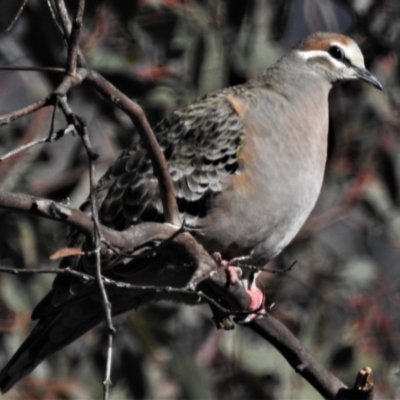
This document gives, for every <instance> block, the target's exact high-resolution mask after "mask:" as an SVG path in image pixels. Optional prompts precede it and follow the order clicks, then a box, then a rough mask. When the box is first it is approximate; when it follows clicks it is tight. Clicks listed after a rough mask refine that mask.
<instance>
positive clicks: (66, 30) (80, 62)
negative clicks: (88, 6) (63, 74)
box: [56, 0, 86, 67]
mask: <svg viewBox="0 0 400 400" xmlns="http://www.w3.org/2000/svg"><path fill="white" fill-rule="evenodd" d="M56 6H57V10H58V13H59V15H60V19H61V26H62V30H63V32H62V33H63V36H64V42H65V45H66V46H67V48H68V47H69V37H70V35H71V32H72V24H71V21H70V20H69V17H68V10H67V7H66V6H65V2H64V0H56ZM78 7H79V6H78ZM77 51H78V54H77V66H79V67H85V66H86V61H85V57H84V56H83V54H82V52H81V51H80V49H79V48H78V49H77Z"/></svg>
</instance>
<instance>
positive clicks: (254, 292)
mask: <svg viewBox="0 0 400 400" xmlns="http://www.w3.org/2000/svg"><path fill="white" fill-rule="evenodd" d="M212 257H213V258H214V259H215V261H216V262H217V264H218V265H219V266H221V267H223V268H225V269H226V273H227V275H228V280H229V283H230V284H232V285H234V284H235V283H238V282H240V280H241V278H242V275H243V272H242V269H241V268H240V267H235V266H233V265H232V263H234V262H235V261H241V258H235V259H233V260H231V261H227V260H224V259H222V256H221V253H218V252H215V253H213V254H212ZM247 258H248V257H243V260H245V259H247ZM257 275H258V274H257V273H256V274H254V276H253V277H252V279H251V284H248V282H247V280H245V281H242V282H243V283H244V285H245V286H247V287H246V288H245V289H246V292H247V294H248V295H249V297H250V300H251V301H250V306H249V311H257V313H251V314H249V315H248V316H247V317H246V318H245V319H243V320H241V321H238V322H240V323H247V322H250V321H253V320H255V319H257V318H260V317H261V316H262V315H264V314H266V311H265V309H264V307H263V305H264V294H263V293H262V292H261V290H260V289H259V288H258V287H257V286H256V284H255V280H256V277H257Z"/></svg>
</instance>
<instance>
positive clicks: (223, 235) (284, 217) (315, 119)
mask: <svg viewBox="0 0 400 400" xmlns="http://www.w3.org/2000/svg"><path fill="white" fill-rule="evenodd" d="M323 100H324V101H316V100H313V99H311V100H309V99H304V101H303V103H302V104H301V106H299V105H298V104H295V103H292V102H290V101H288V100H287V99H285V98H283V97H281V96H279V95H276V96H275V97H273V98H271V95H270V94H268V96H266V99H265V101H264V102H259V103H258V104H257V105H256V106H254V105H252V104H249V105H248V108H247V109H246V112H245V113H243V115H242V119H243V124H244V126H245V139H244V143H243V146H242V148H241V150H240V151H239V154H238V157H239V163H240V165H241V171H240V173H239V174H237V175H234V176H232V177H231V178H230V179H228V180H227V182H226V184H225V187H224V190H223V191H222V193H221V194H220V195H219V196H218V197H217V198H216V199H215V202H214V204H213V205H212V210H211V212H210V214H209V215H208V217H207V219H206V221H205V226H206V229H205V235H206V238H207V241H206V242H207V243H208V244H209V245H208V246H207V247H211V250H213V251H221V252H223V249H227V250H226V253H227V254H226V256H227V257H235V256H238V255H242V253H246V252H247V253H248V252H249V249H253V248H255V249H254V257H255V259H256V260H257V261H259V263H264V262H266V261H267V260H269V259H270V258H272V257H274V256H275V255H277V254H278V253H279V252H280V251H281V250H282V249H283V248H284V247H285V246H286V245H287V244H288V243H289V242H290V241H291V240H292V239H293V237H294V236H295V235H296V234H297V232H298V231H299V230H300V228H301V226H302V225H303V224H304V222H305V220H306V219H307V217H308V216H309V214H310V212H311V211H312V209H313V207H314V205H315V203H316V201H317V198H318V195H319V192H320V189H321V185H322V179H323V175H324V168H325V163H326V148H327V133H328V103H327V96H326V98H324V99H323ZM306 102H308V104H307V103H306ZM310 107H311V109H312V110H313V114H312V117H311V116H310V115H307V114H305V112H306V110H309V109H310Z"/></svg>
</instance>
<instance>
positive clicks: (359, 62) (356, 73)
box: [295, 32, 383, 90]
mask: <svg viewBox="0 0 400 400" xmlns="http://www.w3.org/2000/svg"><path fill="white" fill-rule="evenodd" d="M295 52H296V53H297V55H298V56H300V57H301V58H302V59H304V60H305V61H306V62H307V65H308V66H309V67H311V68H312V69H314V70H315V71H317V72H319V73H322V74H323V75H324V76H325V77H326V78H327V79H328V80H329V82H331V83H335V82H338V81H349V80H356V79H360V80H362V81H364V82H367V83H369V84H370V85H372V86H374V87H376V88H378V89H380V90H382V89H383V87H382V84H381V83H380V82H379V81H378V79H376V78H375V77H374V76H373V75H372V74H371V73H370V72H369V71H368V70H367V69H366V68H365V65H364V57H363V55H362V53H361V50H360V48H359V47H358V45H357V43H356V42H355V41H354V40H352V39H350V38H349V37H347V36H344V35H340V34H338V33H328V32H318V33H313V34H311V35H309V36H308V37H306V38H305V39H304V40H302V41H301V42H300V43H299V44H298V45H297V46H296V48H295Z"/></svg>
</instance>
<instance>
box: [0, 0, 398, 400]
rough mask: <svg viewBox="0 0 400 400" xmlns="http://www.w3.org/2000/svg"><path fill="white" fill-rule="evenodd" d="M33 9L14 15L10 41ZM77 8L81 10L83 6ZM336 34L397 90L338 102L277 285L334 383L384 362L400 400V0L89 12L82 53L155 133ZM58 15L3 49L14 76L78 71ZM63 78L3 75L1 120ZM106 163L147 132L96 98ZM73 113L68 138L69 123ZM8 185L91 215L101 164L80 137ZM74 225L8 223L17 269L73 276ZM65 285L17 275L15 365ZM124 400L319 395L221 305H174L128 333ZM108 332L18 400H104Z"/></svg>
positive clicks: (8, 142) (287, 314)
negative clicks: (218, 319) (311, 197)
mask: <svg viewBox="0 0 400 400" xmlns="http://www.w3.org/2000/svg"><path fill="white" fill-rule="evenodd" d="M19 3H20V1H12V2H10V1H6V0H2V1H1V9H2V12H1V13H0V29H1V31H3V32H4V31H6V29H7V27H8V26H9V25H10V22H11V21H12V19H13V18H14V17H15V15H16V11H17V10H18V8H19V6H20V4H19ZM67 5H68V7H69V9H70V10H71V11H72V10H74V7H75V5H76V2H75V1H68V2H67ZM319 30H328V31H337V32H342V33H345V34H348V35H350V36H351V37H353V38H354V39H355V40H356V41H357V42H358V43H359V45H360V46H361V48H362V51H363V53H364V55H365V62H366V66H367V68H369V69H370V71H371V72H372V73H373V74H375V75H376V76H377V77H378V79H379V80H380V81H381V82H382V84H383V85H384V88H385V91H384V92H378V91H377V90H375V89H374V88H371V87H369V86H367V85H365V84H362V83H358V82H354V83H347V84H344V85H342V87H340V88H337V89H335V90H334V91H333V92H332V94H331V120H330V133H329V160H328V165H327V171H326V177H325V183H324V187H323V191H322V194H321V197H320V200H319V202H318V205H317V207H316V210H315V212H314V213H313V215H312V217H311V218H310V219H309V221H308V223H307V224H306V226H305V228H304V229H303V230H302V231H301V232H300V234H299V235H298V237H297V238H296V240H295V241H294V243H293V244H292V245H291V246H290V248H288V249H287V250H286V251H285V252H284V253H283V255H282V256H281V257H279V259H277V260H275V261H274V262H273V263H271V264H270V268H274V269H283V268H287V267H288V266H290V265H291V264H293V262H294V261H297V264H296V265H295V266H294V268H293V269H292V270H291V271H290V272H287V273H284V274H279V275H274V274H265V275H264V276H263V283H264V286H265V293H266V296H267V302H268V303H269V304H272V303H275V305H274V307H273V308H272V309H271V313H273V314H274V315H275V316H276V317H277V318H278V319H280V320H281V321H282V322H284V323H285V324H286V325H287V326H288V327H289V328H290V329H291V330H292V331H293V332H294V333H295V334H296V335H297V336H298V337H299V338H300V340H301V341H302V343H303V344H304V345H305V346H306V347H307V348H308V349H310V350H311V351H312V353H313V354H314V355H315V356H316V357H317V358H318V359H319V360H320V361H321V362H322V363H323V364H324V365H325V366H326V367H327V368H329V369H330V370H331V371H332V372H334V373H335V374H337V376H338V377H339V378H340V379H342V380H343V381H344V382H346V383H347V384H349V385H352V383H353V381H354V379H355V376H356V373H357V371H358V370H359V369H360V368H361V367H363V366H365V365H368V366H370V367H372V368H373V370H374V372H375V375H376V398H379V399H394V398H398V397H400V380H399V373H400V369H399V367H400V365H399V362H398V359H399V352H400V339H399V333H400V319H399V316H400V290H399V289H400V279H399V264H400V251H399V246H400V240H399V239H400V218H399V217H400V209H399V200H400V198H399V196H400V192H399V184H400V146H399V134H398V129H399V126H400V119H399V113H398V103H399V101H400V87H399V85H400V81H399V78H400V75H399V74H400V69H399V62H398V58H399V54H400V40H399V39H400V3H399V2H398V1H396V0H391V1H390V0H386V1H383V0H357V1H356V0H353V1H344V0H343V1H333V0H332V1H329V0H324V1H322V0H321V1H318V0H276V1H262V0H249V1H243V0H229V1H222V0H220V1H215V0H197V1H195V0H192V1H178V0H153V1H151V0H141V1H138V0H136V1H135V0H118V1H116V0H114V1H94V0H92V1H87V10H86V14H85V21H84V29H83V32H82V38H81V48H82V50H83V53H84V54H85V57H86V58H87V60H88V62H89V64H90V66H91V67H93V68H94V69H97V70H98V71H99V72H100V73H102V74H103V75H104V76H105V77H106V78H107V79H109V80H110V81H111V82H113V83H114V84H115V85H116V86H117V87H118V88H119V89H121V90H122V91H123V92H124V93H126V94H127V95H128V96H130V97H132V98H134V99H136V100H137V101H138V102H139V103H140V105H142V106H143V107H144V109H145V111H146V114H147V117H148V118H149V120H150V122H151V123H152V124H154V123H156V122H157V121H158V120H159V119H160V118H162V117H163V116H164V115H166V114H167V113H169V112H171V111H172V110H174V109H176V108H178V107H180V106H182V105H184V104H187V103H188V102H190V101H192V100H193V99H195V98H196V97H198V96H201V95H203V94H205V93H208V92H211V91H213V90H217V89H219V88H222V87H225V86H228V85H234V84H239V83H242V82H244V81H245V80H247V79H249V78H251V77H253V76H255V75H257V74H258V73H259V72H260V71H262V70H263V69H264V68H266V67H267V66H269V65H270V64H272V63H273V62H274V61H275V60H276V59H277V58H279V56H280V55H281V54H283V53H284V52H286V51H287V50H288V49H289V48H290V47H292V46H293V45H295V44H296V43H297V42H298V41H299V40H300V39H302V38H303V37H304V36H306V35H307V34H308V33H310V32H315V31H319ZM65 61H66V52H65V50H64V47H63V44H62V38H61V35H60V33H59V31H58V29H57V28H56V26H55V24H54V21H53V19H52V17H51V14H50V12H49V9H48V7H47V4H46V2H45V1H39V0H36V1H35V0H30V1H29V2H28V4H27V6H26V7H25V9H24V10H23V12H22V14H21V16H20V18H19V19H18V21H17V22H16V24H15V25H14V27H13V28H12V29H11V31H10V32H8V33H6V34H4V35H3V36H2V37H1V38H0V63H1V65H14V66H15V65H18V66H20V65H25V66H27V65H30V66H65ZM60 80H61V75H60V74H56V73H43V72H26V71H23V72H10V71H0V114H4V113H7V112H11V111H13V110H16V109H18V108H21V107H23V106H25V105H28V104H29V103H31V102H32V101H34V100H36V99H39V98H41V97H43V96H45V95H46V94H47V93H49V92H50V91H51V90H52V89H54V88H55V87H56V85H57V84H58V83H59V82H60ZM69 100H70V102H71V105H72V107H73V109H74V111H75V112H77V113H78V114H80V115H82V116H83V117H84V118H85V119H86V121H87V123H88V125H89V131H90V134H91V140H92V143H93V144H94V146H95V149H96V151H97V152H98V153H99V154H100V158H99V160H98V162H97V168H98V174H99V176H100V175H101V174H102V173H103V172H104V171H105V170H106V168H107V166H108V165H110V163H112V162H113V161H114V160H115V159H116V157H117V156H118V154H119V152H120V151H121V148H125V147H126V146H128V145H129V143H130V140H131V138H132V135H133V128H132V125H131V122H130V120H128V118H127V117H126V116H125V115H124V114H123V113H122V112H120V111H119V110H117V109H116V108H115V107H113V106H111V105H110V104H108V103H107V102H106V101H105V100H104V99H103V98H102V97H101V96H99V95H98V94H96V93H94V92H93V90H92V89H91V88H90V87H87V86H81V87H79V88H75V89H73V90H72V91H71V92H70V95H69ZM50 118H51V110H50V109H43V110H41V111H39V112H37V113H36V114H33V115H31V116H28V117H24V118H22V119H20V120H18V121H16V122H15V123H12V124H10V125H6V126H3V127H1V129H0V151H1V153H0V155H1V154H5V153H6V152H8V151H10V150H11V149H13V148H16V147H18V146H21V145H22V144H24V143H28V142H30V141H31V140H34V139H37V138H41V137H46V135H47V134H48V132H49V129H50ZM63 124H64V121H63V118H62V116H61V115H60V116H59V117H58V116H57V118H56V129H59V128H62V127H64V125H63ZM0 185H1V188H2V189H7V190H11V191H16V192H24V193H29V194H32V195H35V196H41V197H48V198H52V199H55V200H65V199H67V198H68V199H69V201H70V202H71V204H72V205H75V206H79V204H80V203H81V202H82V201H83V200H84V199H85V197H86V196H87V194H88V172H87V159H86V156H85V153H84V151H83V149H82V145H81V141H80V140H79V138H77V137H73V136H67V137H65V138H63V139H62V140H60V141H58V142H56V143H52V144H47V145H43V146H37V147H35V148H33V149H31V150H30V151H28V152H25V153H21V154H19V155H17V156H15V157H12V158H9V159H7V160H6V161H4V162H2V163H1V164H0ZM67 232H68V229H67V227H66V226H64V225H62V224H58V223H55V222H52V221H46V220H42V219H38V218H36V217H31V216H29V215H22V214H21V215H20V214H16V213H10V212H5V211H2V210H0V265H1V266H12V267H17V268H38V267H57V262H52V261H50V260H49V257H50V255H51V254H53V253H54V252H55V251H57V250H58V249H59V248H61V247H64V246H65V245H66V236H67ZM52 279H53V277H52V276H19V277H15V276H11V275H6V274H2V275H0V367H1V366H3V365H4V364H5V363H6V361H7V360H8V359H9V358H10V356H11V355H12V354H13V352H14V351H15V350H16V348H17V347H18V345H19V344H20V343H21V342H22V340H23V339H24V337H26V335H27V333H28V332H29V330H30V329H31V324H30V312H31V310H32V308H33V307H34V305H35V304H36V303H37V302H38V301H39V299H40V298H41V297H43V295H44V294H45V293H46V292H47V291H48V290H49V288H50V285H51V281H52ZM115 324H116V328H117V330H118V332H117V334H116V336H115V344H114V355H113V371H112V381H113V384H114V385H113V388H112V391H111V399H122V398H135V399H142V398H148V399H224V400H235V399H261V398H262V399H277V400H278V399H320V396H319V395H318V394H317V392H316V391H315V390H314V389H313V388H312V387H310V385H309V384H308V383H307V382H305V381H304V380H303V379H302V378H301V377H299V376H297V375H296V373H295V372H294V371H293V370H292V369H291V368H290V367H289V366H288V365H287V363H286V361H285V360H284V359H283V358H282V356H280V354H279V353H278V352H277V351H276V350H275V349H274V348H272V347H271V346H269V345H268V344H266V343H265V342H264V341H262V340H261V339H259V338H258V337H256V336H254V335H253V334H251V332H248V330H246V329H241V328H240V327H238V328H237V329H235V330H234V331H233V332H222V331H217V330H216V329H215V328H214V327H213V323H212V321H211V320H210V312H209V310H208V308H207V307H206V306H198V307H188V306H180V305H177V304H170V303H165V304H164V303H163V304H156V305H152V306H150V307H147V308H145V309H143V310H140V311H139V312H131V313H129V314H127V315H124V316H121V317H118V318H117V319H116V320H115ZM106 340H107V334H106V329H105V327H104V326H100V327H98V328H97V329H95V330H93V331H91V332H89V333H88V334H86V335H85V336H84V337H82V338H81V339H79V340H78V341H76V342H75V343H73V344H72V345H70V346H68V347H67V348H66V349H64V350H62V351H60V352H58V353H57V354H55V355H54V356H52V357H50V358H49V359H48V360H47V361H46V362H44V363H43V364H41V365H40V366H39V367H38V368H37V369H36V370H35V372H34V373H32V374H31V375H30V377H29V378H28V379H26V380H24V381H22V382H21V383H20V384H18V385H17V387H16V388H15V389H14V390H13V391H11V392H10V393H9V394H7V395H6V396H5V397H4V398H8V399H56V398H57V399H58V398H60V399H61V398H62V399H75V398H85V399H88V398H99V397H101V391H102V380H103V372H104V362H105V351H106V348H107V346H106Z"/></svg>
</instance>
